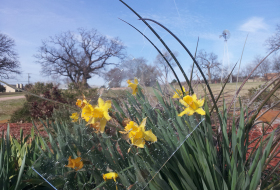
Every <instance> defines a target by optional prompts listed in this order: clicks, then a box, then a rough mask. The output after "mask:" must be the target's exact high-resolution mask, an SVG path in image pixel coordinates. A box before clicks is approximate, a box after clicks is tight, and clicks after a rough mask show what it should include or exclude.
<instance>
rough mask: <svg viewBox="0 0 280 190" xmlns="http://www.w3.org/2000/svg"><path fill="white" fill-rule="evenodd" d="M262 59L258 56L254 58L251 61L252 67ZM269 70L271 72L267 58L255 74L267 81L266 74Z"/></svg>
mask: <svg viewBox="0 0 280 190" xmlns="http://www.w3.org/2000/svg"><path fill="white" fill-rule="evenodd" d="M262 59H263V57H261V56H260V55H257V56H255V59H254V61H253V66H256V65H258V64H259V63H260V62H261V61H262ZM252 70H253V68H252ZM270 70H271V62H270V60H269V59H268V58H267V59H265V60H264V61H263V62H262V63H261V64H260V65H259V66H258V68H257V72H256V74H257V73H258V75H259V76H261V77H263V78H264V79H265V80H267V73H269V72H270Z"/></svg>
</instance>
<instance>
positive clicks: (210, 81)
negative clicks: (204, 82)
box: [208, 67, 212, 84]
mask: <svg viewBox="0 0 280 190" xmlns="http://www.w3.org/2000/svg"><path fill="white" fill-rule="evenodd" d="M208 82H209V84H211V83H212V78H211V72H210V68H209V67H208Z"/></svg>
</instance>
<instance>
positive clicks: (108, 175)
mask: <svg viewBox="0 0 280 190" xmlns="http://www.w3.org/2000/svg"><path fill="white" fill-rule="evenodd" d="M118 177H119V175H118V174H117V173H116V172H110V173H106V174H103V179H104V181H107V180H108V179H113V180H114V181H115V182H117V180H116V179H117V178H118ZM116 189H118V187H117V185H116Z"/></svg>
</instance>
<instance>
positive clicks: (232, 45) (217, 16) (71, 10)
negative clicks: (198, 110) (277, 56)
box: [0, 0, 280, 85]
mask: <svg viewBox="0 0 280 190" xmlns="http://www.w3.org/2000/svg"><path fill="white" fill-rule="evenodd" d="M125 2H126V3H127V4H128V5H130V6H131V7H132V8H134V9H135V10H136V11H137V12H138V13H139V14H140V15H141V16H142V17H147V18H151V19H154V20H156V21H158V22H160V23H161V24H163V25H165V26H166V27H167V28H169V29H170V30H171V31H173V32H174V33H175V34H176V35H177V36H178V37H179V38H180V39H181V40H182V41H183V42H184V43H185V44H186V46H187V47H188V48H189V49H190V51H191V52H194V51H195V47H196V41H197V37H198V36H199V37H200V43H199V49H204V50H206V51H207V52H213V53H215V54H217V55H218V57H219V60H220V61H222V58H223V48H224V41H223V40H222V39H220V38H219V35H220V34H221V33H222V31H223V30H224V29H228V30H229V31H230V32H231V38H230V39H229V40H228V49H229V58H230V62H231V63H235V62H236V61H237V60H238V59H239V58H240V55H241V52H242V48H243V45H244V41H245V38H246V35H247V34H248V33H249V36H248V40H247V44H246V48H245V51H244V55H243V61H242V64H243V65H245V64H247V63H250V61H252V60H253V59H254V56H255V55H262V56H264V55H265V54H266V53H267V49H266V47H265V46H264V43H265V40H266V39H267V38H268V37H270V36H271V35H273V33H274V32H275V28H276V25H277V24H280V11H279V8H280V1H278V0H275V1H269V0H266V1H263V0H262V1H261V0H247V1H220V0H219V1H218V0H211V1H209V0H205V1H198V0H184V1H183V0H161V1H159V0H126V1H125ZM118 18H121V19H124V20H126V21H127V22H129V23H131V24H132V25H134V26H135V27H137V28H138V29H139V30H141V31H142V32H143V33H145V34H146V35H147V36H148V37H149V38H150V39H151V40H152V41H153V42H154V43H155V44H156V45H158V47H159V49H161V50H164V48H163V46H162V45H161V44H160V42H159V41H158V40H157V39H156V38H155V37H154V35H153V34H152V33H151V32H149V30H148V29H147V28H146V26H145V25H144V24H143V23H142V21H139V20H137V17H136V16H135V15H134V14H133V13H132V12H131V11H130V10H129V9H128V8H127V7H125V6H124V5H123V4H122V3H121V2H119V1H118V0H91V1H77V0H75V1H74V0H60V1H57V0H40V1H38V0H13V1H10V0H1V6H0V32H2V33H5V34H7V35H9V36H10V37H11V38H13V39H14V40H15V43H16V50H17V52H18V54H19V60H20V62H21V68H22V71H23V74H22V75H20V76H17V80H15V79H12V80H8V82H10V83H16V82H21V83H26V81H27V73H31V75H30V76H31V79H30V80H31V82H36V81H49V80H51V78H50V77H49V78H48V77H41V74H40V71H41V66H40V65H39V64H36V63H35V61H36V59H35V58H34V56H33V55H34V54H36V52H37V50H38V48H39V47H40V46H41V41H42V40H43V39H47V38H48V37H49V36H54V35H56V34H60V33H61V32H65V31H68V30H70V31H73V32H76V31H77V28H79V27H83V28H86V29H91V28H95V29H97V30H98V31H99V32H100V33H101V34H104V35H107V36H108V37H119V38H120V39H121V40H122V41H123V43H124V44H125V45H126V47H127V49H126V52H127V55H129V56H131V57H135V58H137V57H144V58H146V59H147V60H148V61H149V63H150V64H153V62H154V59H155V57H156V55H157V51H156V50H155V49H154V48H153V47H152V46H151V45H150V44H149V43H148V42H147V41H146V40H144V39H143V37H142V36H141V35H140V34H139V33H138V32H136V31H135V30H134V29H133V28H131V27H130V26H128V25H126V24H125V23H123V22H122V21H120V20H119V19H118ZM151 25H152V26H153V27H155V29H156V31H157V32H158V33H159V34H160V35H161V36H162V38H163V39H164V40H165V41H166V43H167V44H168V45H169V46H170V48H171V49H172V50H173V51H178V52H179V57H178V59H179V61H180V62H181V63H182V67H183V68H184V69H185V70H186V71H188V70H189V68H190V64H191V63H192V61H191V60H190V58H189V57H188V55H187V53H186V52H185V51H184V50H183V49H182V48H181V47H180V45H179V44H178V43H177V42H176V41H175V40H174V39H173V38H172V37H171V36H170V35H169V34H168V33H166V32H165V31H164V30H163V29H161V28H160V27H158V26H156V25H154V24H151ZM176 71H178V73H179V70H178V68H177V69H176ZM172 78H174V77H172ZM179 78H181V79H183V77H182V75H181V74H179ZM88 82H89V84H91V85H102V84H103V83H104V81H103V80H102V79H101V78H100V77H98V76H96V77H93V78H92V79H90V80H89V81H88Z"/></svg>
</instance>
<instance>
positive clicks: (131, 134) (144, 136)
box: [120, 118, 157, 148]
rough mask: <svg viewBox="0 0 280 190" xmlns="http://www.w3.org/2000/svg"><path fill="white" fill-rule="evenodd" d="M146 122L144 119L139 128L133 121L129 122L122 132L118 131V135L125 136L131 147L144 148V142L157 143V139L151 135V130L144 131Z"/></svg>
mask: <svg viewBox="0 0 280 190" xmlns="http://www.w3.org/2000/svg"><path fill="white" fill-rule="evenodd" d="M146 121H147V118H144V119H143V121H142V122H141V124H140V126H138V125H137V123H135V122H134V121H130V122H129V123H128V124H127V125H126V127H125V128H124V131H120V133H122V134H127V135H128V138H129V139H130V141H131V144H132V145H135V146H137V147H139V148H144V145H145V142H146V141H151V142H156V141H157V137H156V136H155V135H154V134H153V132H152V130H149V131H146V130H145V125H146Z"/></svg>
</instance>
